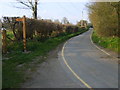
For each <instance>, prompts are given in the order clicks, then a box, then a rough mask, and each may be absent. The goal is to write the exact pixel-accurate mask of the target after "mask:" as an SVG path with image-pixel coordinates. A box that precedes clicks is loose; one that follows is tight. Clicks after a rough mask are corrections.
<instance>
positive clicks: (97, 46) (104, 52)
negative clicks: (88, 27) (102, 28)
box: [90, 31, 118, 59]
mask: <svg viewBox="0 0 120 90" xmlns="http://www.w3.org/2000/svg"><path fill="white" fill-rule="evenodd" d="M92 33H93V31H92V32H91V35H90V41H91V43H92V44H93V45H94V46H95V47H96V48H97V49H99V50H100V51H102V52H104V53H105V54H107V55H108V56H110V57H113V58H115V59H118V58H117V57H114V56H112V55H110V54H109V53H107V52H106V51H105V50H103V49H101V48H99V47H98V46H97V45H95V44H94V43H93V40H92Z"/></svg>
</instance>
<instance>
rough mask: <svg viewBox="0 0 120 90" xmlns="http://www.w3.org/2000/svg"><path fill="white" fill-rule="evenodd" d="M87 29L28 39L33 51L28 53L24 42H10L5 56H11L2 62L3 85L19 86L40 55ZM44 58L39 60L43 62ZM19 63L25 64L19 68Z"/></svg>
mask: <svg viewBox="0 0 120 90" xmlns="http://www.w3.org/2000/svg"><path fill="white" fill-rule="evenodd" d="M85 31H87V30H80V31H79V32H77V33H74V34H67V33H64V34H62V35H61V36H58V37H54V38H49V39H47V40H46V41H44V42H39V41H35V40H33V41H28V42H27V49H28V50H29V51H31V52H30V53H28V54H25V53H23V52H22V50H23V44H22V42H17V43H12V42H11V43H9V46H8V51H9V52H10V53H8V54H7V55H4V57H7V58H9V59H8V60H3V62H2V64H3V66H2V70H3V72H2V75H3V77H2V79H3V80H2V87H3V88H19V87H20V85H21V83H23V82H24V81H25V80H26V78H27V77H26V71H27V70H28V69H29V68H33V67H32V66H31V65H30V63H32V62H33V61H34V60H36V59H35V58H37V57H38V56H45V55H46V54H47V53H48V52H49V51H50V50H52V49H54V48H56V47H57V46H58V45H59V44H60V43H63V42H65V41H66V40H68V39H69V38H71V37H74V36H76V35H79V34H81V33H83V32H85ZM43 61H44V59H41V60H39V61H37V62H39V63H42V62H43ZM19 65H23V66H22V67H20V68H18V66H19Z"/></svg>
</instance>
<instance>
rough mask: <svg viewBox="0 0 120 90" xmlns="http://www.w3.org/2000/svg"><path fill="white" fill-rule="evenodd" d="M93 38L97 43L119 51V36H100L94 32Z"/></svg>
mask: <svg viewBox="0 0 120 90" xmlns="http://www.w3.org/2000/svg"><path fill="white" fill-rule="evenodd" d="M92 40H93V42H94V43H96V44H97V45H100V46H102V47H104V48H108V49H110V50H112V51H115V52H119V50H120V45H119V43H118V42H119V41H120V38H118V37H100V36H98V35H97V34H96V32H93V34H92ZM119 53H120V52H119Z"/></svg>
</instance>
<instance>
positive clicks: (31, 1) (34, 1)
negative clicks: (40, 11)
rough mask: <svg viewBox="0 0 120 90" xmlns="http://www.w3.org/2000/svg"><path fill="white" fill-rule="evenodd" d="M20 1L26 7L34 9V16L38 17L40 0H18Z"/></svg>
mask: <svg viewBox="0 0 120 90" xmlns="http://www.w3.org/2000/svg"><path fill="white" fill-rule="evenodd" d="M16 1H18V2H19V3H21V4H22V5H24V6H25V7H27V9H30V10H32V12H33V13H32V14H33V18H34V19H37V6H38V0H24V1H23V0H16Z"/></svg>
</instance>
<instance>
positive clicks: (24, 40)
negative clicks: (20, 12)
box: [23, 16, 27, 52]
mask: <svg viewBox="0 0 120 90" xmlns="http://www.w3.org/2000/svg"><path fill="white" fill-rule="evenodd" d="M26 43H27V41H26V17H25V16H23V45H24V52H27V47H26Z"/></svg>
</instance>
